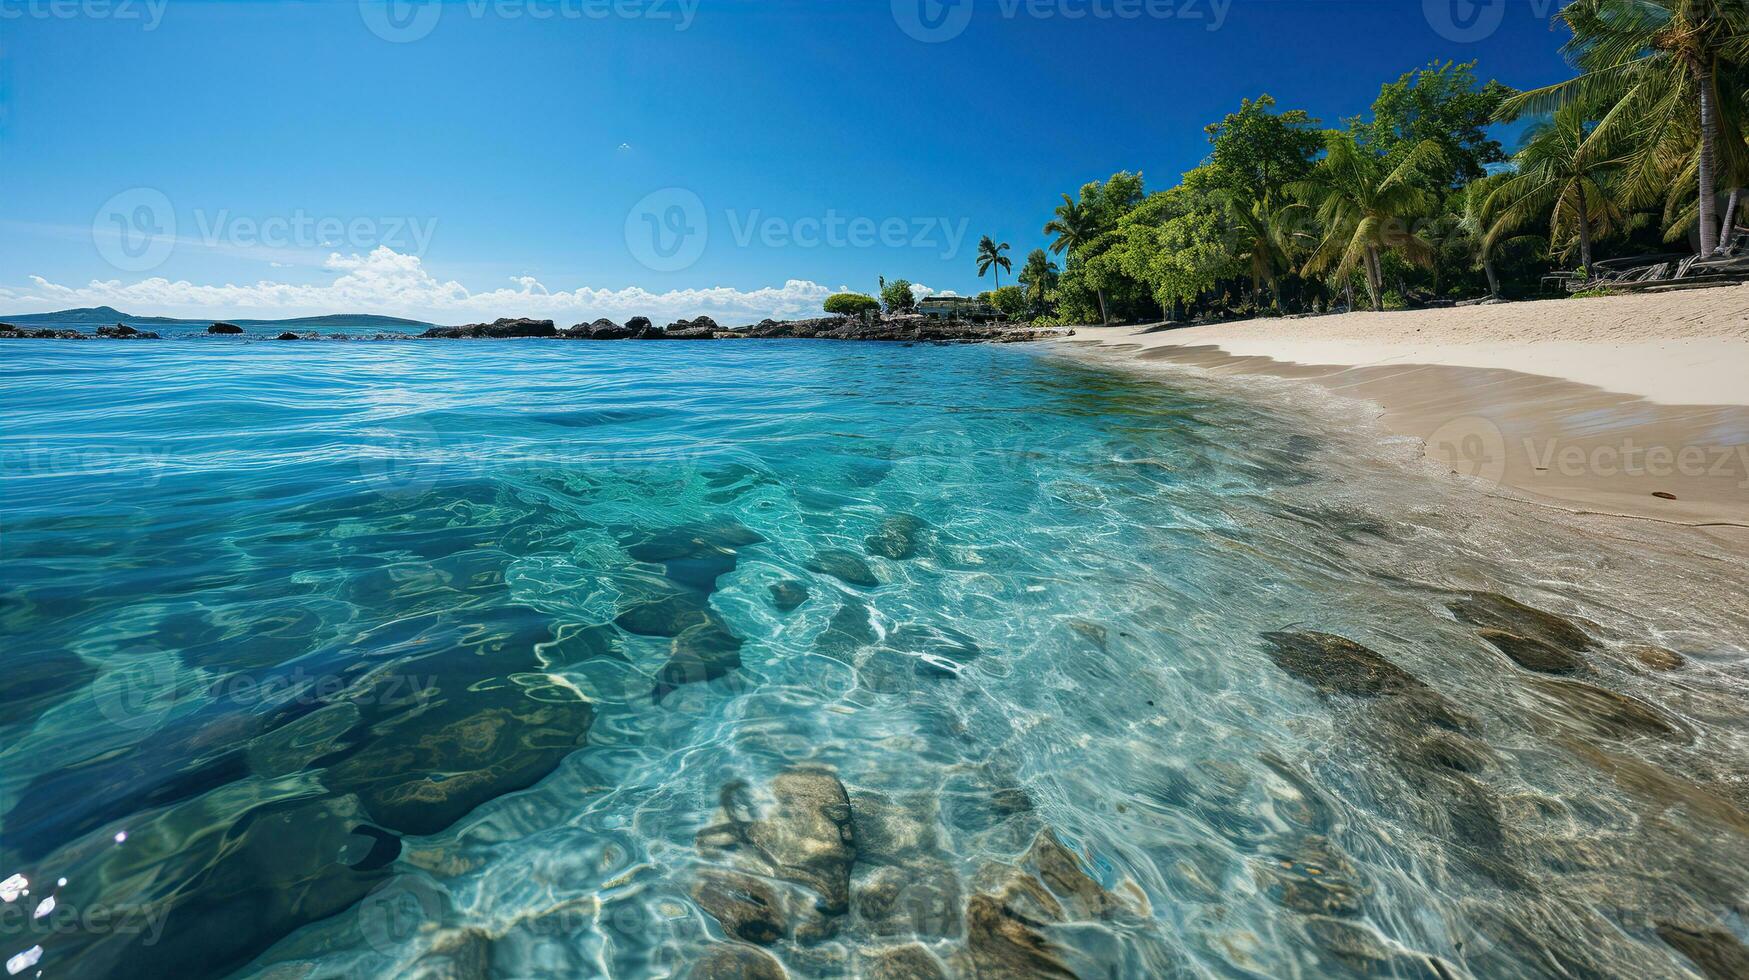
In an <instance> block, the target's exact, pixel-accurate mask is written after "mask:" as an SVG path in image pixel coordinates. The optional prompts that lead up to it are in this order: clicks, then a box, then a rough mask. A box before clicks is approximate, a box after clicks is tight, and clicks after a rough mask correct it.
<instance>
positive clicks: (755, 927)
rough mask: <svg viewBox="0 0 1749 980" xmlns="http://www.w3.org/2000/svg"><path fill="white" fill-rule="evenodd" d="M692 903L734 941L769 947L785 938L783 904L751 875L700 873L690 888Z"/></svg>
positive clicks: (720, 871)
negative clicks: (740, 940)
mask: <svg viewBox="0 0 1749 980" xmlns="http://www.w3.org/2000/svg"><path fill="white" fill-rule="evenodd" d="M692 900H693V901H694V902H697V903H698V907H699V908H701V909H704V910H705V911H706V912H709V913H710V914H711V917H712V918H714V919H716V920H717V922H718V923H720V924H721V925H722V927H723V931H724V932H725V933H727V934H729V935H730V936H732V937H734V938H736V939H743V940H746V941H747V942H750V943H756V944H758V945H760V946H770V945H771V944H773V943H775V942H777V941H778V940H780V939H782V938H784V937H785V936H786V935H788V934H789V926H788V923H787V922H786V921H785V916H784V911H783V900H782V899H781V898H779V897H778V894H777V891H776V890H775V889H773V888H772V887H771V886H770V885H769V884H767V883H766V882H764V881H761V880H760V879H759V878H757V877H755V876H753V875H750V874H742V873H741V872H739V871H727V870H724V869H721V868H704V869H701V870H700V871H699V873H698V880H697V882H696V883H695V884H694V885H693V888H692Z"/></svg>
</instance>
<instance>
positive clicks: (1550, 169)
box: [1482, 102, 1627, 271]
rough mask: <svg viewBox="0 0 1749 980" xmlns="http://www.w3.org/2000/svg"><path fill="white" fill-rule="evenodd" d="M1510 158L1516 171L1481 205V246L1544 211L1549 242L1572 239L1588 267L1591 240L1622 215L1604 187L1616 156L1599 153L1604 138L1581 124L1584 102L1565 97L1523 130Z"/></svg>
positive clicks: (1569, 246) (1616, 166)
mask: <svg viewBox="0 0 1749 980" xmlns="http://www.w3.org/2000/svg"><path fill="white" fill-rule="evenodd" d="M1514 162H1515V164H1516V166H1517V172H1516V173H1514V174H1513V175H1512V176H1511V177H1509V178H1508V179H1506V180H1505V181H1503V182H1502V183H1501V184H1500V186H1499V187H1496V188H1494V190H1493V191H1492V192H1491V193H1489V194H1488V199H1487V201H1485V202H1484V203H1483V205H1482V210H1483V212H1484V213H1486V214H1488V215H1490V216H1492V220H1491V221H1490V223H1489V229H1488V234H1487V237H1486V239H1485V245H1484V247H1485V249H1492V248H1493V246H1494V245H1495V244H1496V243H1497V242H1499V240H1500V239H1501V238H1502V237H1504V236H1506V235H1508V234H1510V233H1512V232H1515V231H1517V230H1518V229H1520V228H1522V227H1524V226H1525V225H1526V224H1529V223H1530V222H1531V221H1533V220H1535V219H1537V218H1539V217H1541V216H1542V215H1544V214H1548V215H1549V216H1550V217H1549V248H1550V249H1551V250H1553V249H1555V248H1556V247H1558V246H1559V245H1560V244H1561V243H1571V244H1567V246H1566V248H1564V249H1562V254H1570V253H1571V252H1572V249H1573V245H1574V244H1577V246H1578V248H1579V264H1580V266H1582V267H1583V268H1584V269H1586V270H1587V271H1589V270H1591V269H1592V268H1594V267H1593V265H1592V261H1591V243H1592V242H1593V241H1594V240H1595V239H1596V238H1597V237H1599V236H1601V235H1607V234H1609V233H1610V232H1611V231H1614V230H1615V229H1616V228H1618V227H1620V226H1621V225H1623V224H1624V223H1625V222H1626V220H1627V216H1626V214H1625V213H1624V212H1623V210H1622V208H1621V206H1620V204H1619V203H1618V202H1617V201H1616V200H1615V198H1614V197H1613V196H1612V195H1611V193H1610V190H1609V183H1610V181H1611V179H1612V178H1613V177H1614V175H1615V174H1616V172H1617V171H1619V169H1620V166H1621V161H1620V160H1617V159H1611V158H1609V157H1608V156H1607V155H1606V154H1605V153H1604V144H1603V143H1602V141H1601V140H1600V139H1599V138H1598V137H1597V134H1596V133H1595V132H1593V131H1590V129H1589V127H1588V126H1587V124H1586V121H1585V107H1584V106H1583V105H1582V104H1581V103H1578V102H1568V103H1566V104H1565V105H1562V106H1561V107H1560V108H1559V109H1556V110H1555V114H1554V117H1553V118H1551V119H1548V120H1545V121H1543V122H1541V123H1539V124H1537V125H1536V126H1535V127H1533V128H1532V129H1531V130H1530V131H1529V133H1528V134H1527V135H1526V137H1525V143H1524V148H1523V149H1521V150H1519V151H1518V156H1517V157H1516V158H1515V160H1514Z"/></svg>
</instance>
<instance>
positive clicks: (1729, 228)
mask: <svg viewBox="0 0 1749 980" xmlns="http://www.w3.org/2000/svg"><path fill="white" fill-rule="evenodd" d="M1742 194H1743V188H1741V187H1733V188H1731V200H1730V201H1729V202H1727V203H1726V204H1725V220H1723V221H1721V222H1719V250H1720V251H1724V250H1725V249H1727V248H1730V247H1731V242H1732V240H1733V239H1735V238H1736V237H1737V236H1736V235H1735V234H1733V233H1734V232H1735V231H1736V230H1737V200H1738V198H1739V197H1741V196H1742Z"/></svg>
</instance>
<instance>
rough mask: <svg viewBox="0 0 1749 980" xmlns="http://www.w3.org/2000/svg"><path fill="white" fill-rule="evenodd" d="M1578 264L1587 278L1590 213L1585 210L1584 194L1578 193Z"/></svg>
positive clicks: (1588, 274) (1589, 264) (1589, 270)
mask: <svg viewBox="0 0 1749 980" xmlns="http://www.w3.org/2000/svg"><path fill="white" fill-rule="evenodd" d="M1579 266H1580V268H1582V269H1584V270H1585V275H1586V277H1587V278H1589V277H1590V276H1591V274H1592V270H1591V215H1589V214H1587V213H1586V211H1585V195H1584V194H1583V193H1581V194H1580V195H1579Z"/></svg>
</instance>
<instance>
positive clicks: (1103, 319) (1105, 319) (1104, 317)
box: [1095, 289, 1111, 327]
mask: <svg viewBox="0 0 1749 980" xmlns="http://www.w3.org/2000/svg"><path fill="white" fill-rule="evenodd" d="M1095 292H1096V293H1097V294H1098V296H1099V325H1100V326H1102V327H1103V326H1105V325H1106V324H1108V323H1110V322H1111V314H1110V313H1107V312H1106V311H1105V290H1103V289H1099V290H1095Z"/></svg>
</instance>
